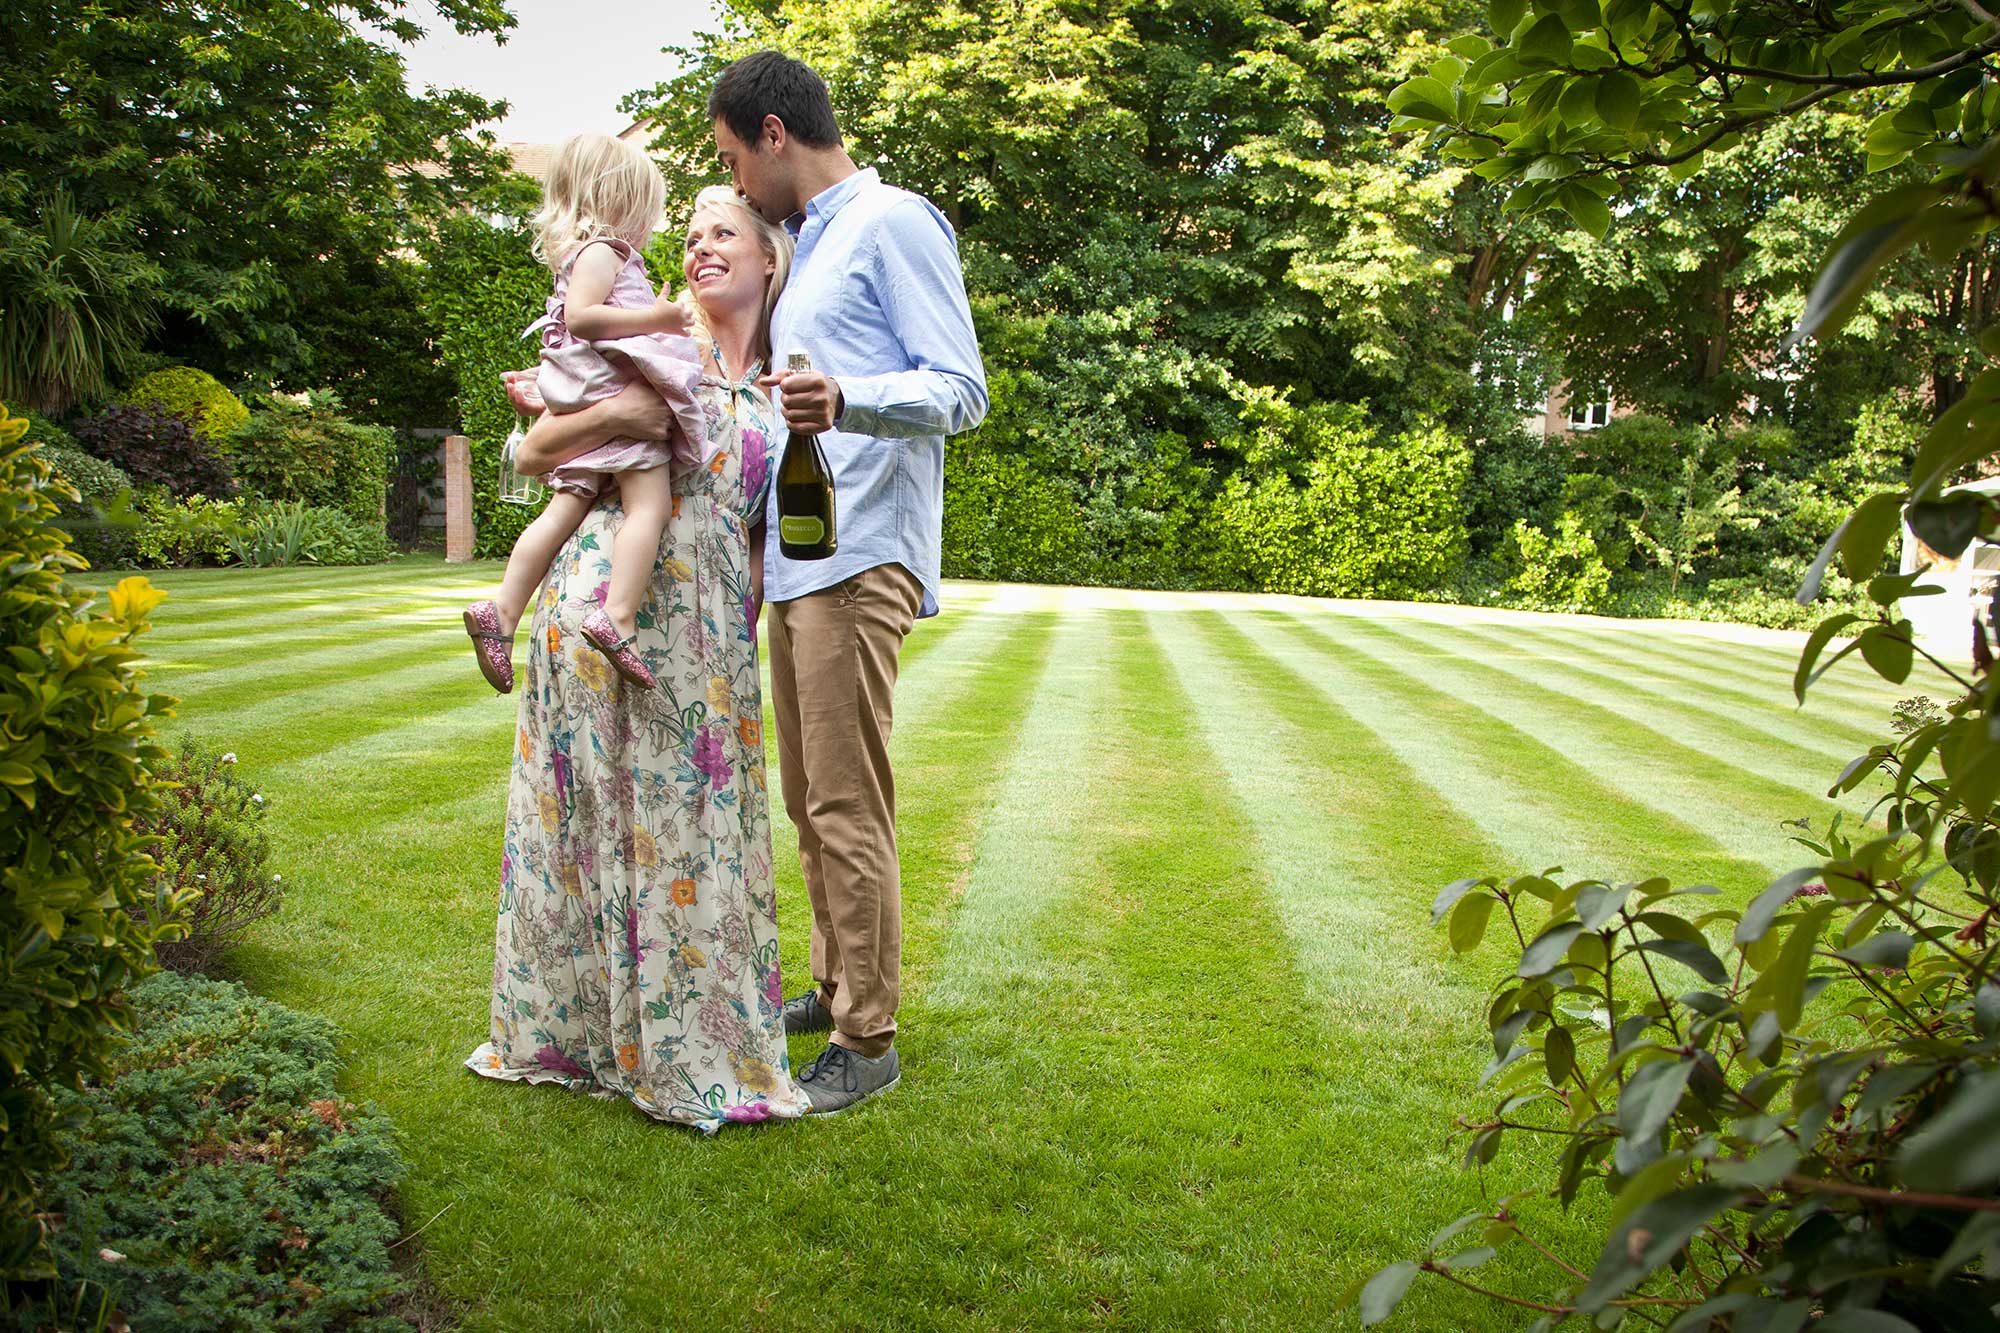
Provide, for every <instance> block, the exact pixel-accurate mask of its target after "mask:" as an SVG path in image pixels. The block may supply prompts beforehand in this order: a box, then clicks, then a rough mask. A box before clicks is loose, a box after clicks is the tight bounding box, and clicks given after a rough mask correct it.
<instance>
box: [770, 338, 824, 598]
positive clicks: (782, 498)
mask: <svg viewBox="0 0 2000 1333" xmlns="http://www.w3.org/2000/svg"><path fill="white" fill-rule="evenodd" d="M785 368H786V369H787V370H788V371H790V372H791V373H792V374H794V375H796V374H799V373H801V372H803V371H809V370H811V369H812V359H811V358H810V357H809V356H807V355H806V354H805V353H804V352H793V353H792V354H791V358H790V360H789V362H788V363H787V364H786V367H785ZM834 544H835V542H834V530H833V473H832V472H831V471H829V470H828V468H827V466H826V454H825V453H824V452H822V451H821V449H820V447H819V436H817V435H806V434H802V433H801V432H799V431H796V430H795V431H792V432H790V433H789V434H788V435H787V436H786V437H785V459H784V462H782V463H780V464H779V465H778V549H779V550H780V551H782V552H784V553H785V555H786V557H787V558H789V559H792V560H824V559H826V558H827V557H828V556H830V555H832V554H833V551H834Z"/></svg>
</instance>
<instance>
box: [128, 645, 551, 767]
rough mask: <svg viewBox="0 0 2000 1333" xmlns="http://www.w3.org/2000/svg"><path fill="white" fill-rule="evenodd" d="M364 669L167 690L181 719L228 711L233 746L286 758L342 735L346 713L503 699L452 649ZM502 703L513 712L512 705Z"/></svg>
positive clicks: (399, 655) (406, 712)
mask: <svg viewBox="0 0 2000 1333" xmlns="http://www.w3.org/2000/svg"><path fill="white" fill-rule="evenodd" d="M369 665H370V666H371V668H372V670H371V671H369V672H367V673H361V672H357V671H354V670H352V669H350V670H347V671H345V672H342V671H340V670H339V669H338V668H335V667H328V668H324V669H322V670H319V671H314V672H302V673H300V677H299V678H298V679H296V680H292V681H272V682H271V683H270V684H269V685H266V686H265V687H264V688H262V689H261V690H260V689H259V687H258V683H257V682H256V681H254V680H252V681H245V682H242V683H240V684H237V685H234V686H229V687H226V688H224V689H220V690H215V691H207V690H203V689H201V688H200V680H199V678H198V677H196V678H192V679H190V680H188V681H187V682H185V683H183V682H178V681H176V682H171V683H170V684H169V685H168V686H167V688H169V689H171V690H172V692H173V693H176V694H178V695H180V697H181V699H182V702H183V707H182V709H181V710H180V711H181V716H182V717H183V718H185V717H186V716H187V715H188V713H189V710H190V709H193V708H199V710H200V711H202V712H205V713H210V714H215V715H217V716H221V715H224V714H226V715H227V716H228V721H229V735H230V739H231V740H232V741H236V740H240V741H241V742H242V743H243V745H246V746H250V747H252V748H259V747H267V746H268V747H272V748H275V749H277V750H279V751H282V752H288V755H287V757H289V756H290V755H295V754H306V753H310V752H311V751H312V749H313V748H315V747H316V745H318V744H319V743H320V738H321V737H323V736H327V735H338V734H340V733H341V732H342V731H343V730H344V727H345V723H346V721H347V719H348V717H349V716H350V715H351V714H355V713H360V714H363V715H368V714H374V715H377V716H379V718H380V719H381V720H382V721H385V722H391V723H393V722H396V721H399V720H401V719H404V718H408V717H411V716H413V715H415V714H417V713H419V712H428V711H430V710H432V709H435V708H439V707H447V708H448V707H452V706H454V705H457V704H460V703H467V704H469V703H474V702H481V703H487V704H492V703H495V702H497V701H498V700H499V699H500V698H501V696H496V695H495V694H494V693H493V690H492V687H491V686H489V685H487V684H486V682H485V681H483V680H481V679H480V678H479V670H478V668H477V667H475V666H473V665H472V663H471V661H470V658H469V656H468V657H467V658H466V659H465V660H461V659H460V656H459V654H458V653H457V651H455V650H453V651H446V649H444V648H442V647H435V646H433V647H420V648H415V649H407V648H406V649H402V650H400V651H398V652H394V653H385V654H383V655H382V656H381V657H380V658H378V659H376V660H375V661H374V662H372V663H370V664H369ZM506 703H507V704H508V705H509V711H512V704H513V700H512V699H511V698H509V699H506ZM184 725H185V724H184ZM218 739H220V737H218ZM231 748H232V749H240V748H242V747H241V746H238V745H234V744H232V746H231Z"/></svg>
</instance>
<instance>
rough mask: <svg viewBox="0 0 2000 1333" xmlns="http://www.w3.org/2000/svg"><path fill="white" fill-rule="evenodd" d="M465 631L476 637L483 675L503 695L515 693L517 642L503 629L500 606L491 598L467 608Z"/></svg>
mask: <svg viewBox="0 0 2000 1333" xmlns="http://www.w3.org/2000/svg"><path fill="white" fill-rule="evenodd" d="M465 632H466V633H467V634H470V635H471V636H472V652H473V656H474V657H476V658H478V660H479V674H480V675H482V676H484V677H486V683H487V684H488V685H491V686H492V687H493V688H494V689H496V690H498V691H500V693H502V694H512V693H513V692H514V641H513V639H511V638H509V637H507V636H506V635H504V634H502V633H501V632H500V608H499V606H498V605H497V604H496V603H494V602H491V601H485V602H474V603H473V604H472V605H471V606H468V607H466V608H465Z"/></svg>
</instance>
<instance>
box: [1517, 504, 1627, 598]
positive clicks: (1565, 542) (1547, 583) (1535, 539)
mask: <svg viewBox="0 0 2000 1333" xmlns="http://www.w3.org/2000/svg"><path fill="white" fill-rule="evenodd" d="M1512 540H1513V552H1512V554H1513V559H1512V561H1511V564H1512V565H1513V576H1512V577H1511V578H1509V579H1508V580H1507V594H1508V597H1509V598H1510V599H1511V601H1512V603H1513V605H1515V606H1519V607H1521V608H1522V609H1524V610H1528V611H1596V610H1598V609H1600V608H1601V607H1602V606H1603V605H1604V599H1605V594H1606V593H1608V592H1609V591H1610V589H1611V571H1610V570H1609V569H1607V568H1605V566H1604V561H1602V560H1601V559H1599V558H1598V555H1597V543H1596V541H1594V540H1593V539H1592V538H1591V535H1590V530H1589V529H1588V528H1586V527H1585V526H1584V525H1583V520H1582V519H1581V518H1579V517H1577V516H1576V515H1575V514H1564V515H1563V516H1562V517H1561V519H1559V520H1558V521H1557V525H1556V531H1555V535H1554V536H1551V535H1549V534H1548V533H1546V532H1544V531H1542V530H1541V529H1540V528H1537V527H1532V526H1530V525H1529V523H1528V521H1527V520H1526V519H1516V520H1515V521H1514V531H1513V533H1512Z"/></svg>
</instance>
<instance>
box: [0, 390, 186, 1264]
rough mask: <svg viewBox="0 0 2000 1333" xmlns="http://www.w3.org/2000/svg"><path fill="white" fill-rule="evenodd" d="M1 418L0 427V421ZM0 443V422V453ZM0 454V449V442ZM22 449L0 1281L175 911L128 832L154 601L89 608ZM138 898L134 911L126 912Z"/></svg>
mask: <svg viewBox="0 0 2000 1333" xmlns="http://www.w3.org/2000/svg"><path fill="white" fill-rule="evenodd" d="M0 421H4V417H0ZM7 438H8V432H7V431H6V429H5V427H4V425H0V442H4V441H5V440H6V439H7ZM0 448H4V443H0ZM36 453H37V451H35V450H30V449H18V448H13V449H4V452H0V493H4V495H5V497H6V503H5V504H4V506H0V608H4V610H5V614H4V615H0V646H4V647H5V648H6V649H8V650H9V651H8V652H7V653H6V654H5V660H6V662H7V667H6V670H5V671H0V722H4V725H0V810H4V812H5V813H4V816H0V1125H4V1127H5V1132H4V1133H0V1277H4V1278H8V1279H12V1278H17V1277H24V1276H32V1275H35V1274H38V1273H42V1272H45V1271H46V1270H47V1267H48V1264H47V1256H46V1254H45V1252H44V1251H43V1250H42V1249H41V1226H40V1224H39V1223H38V1222H37V1221H36V1220H35V1218H34V1214H35V1213H36V1212H37V1211H39V1208H38V1205H37V1203H36V1196H37V1189H38V1183H39V1180H40V1178H41V1177H42V1176H43V1174H44V1173H45V1172H47V1171H48V1170H49V1169H50V1168H52V1167H53V1166H55V1165H57V1164H58V1163H59V1162H60V1160H61V1151H62V1150H61V1146H60V1144H59V1142H58V1140H57V1137H56V1134H55V1130H56V1126H57V1124H58V1121H59V1118H60V1117H59V1115H58V1112H57V1109H56V1105H55V1102H54V1100H53V1094H54V1092H55V1090H56V1089H58V1088H60V1087H63V1086H73V1085H75V1084H77V1083H78V1082H79V1081H80V1080H81V1079H83V1078H84V1077H85V1076H86V1075H91V1074H97V1073H101V1072H103V1070H104V1069H105V1068H106V1062H107V1060H108V1058H109V1056H110V1053H111V1050H112V1048H113V1045H114V1043H115V1042H116V1040H117V1036H118V1034H119V1033H120V1032H121V1031H123V1030H124V1029H126V1028H127V1027H129V1026H130V1023H131V1017H132V1010H131V1003H130V1000H129V998H128V996H127V994H126V988H127V987H128V986H129V985H130V984H131V983H132V982H133V981H135V980H136V979H138V978H139V977H141V976H143V975H145V973H146V971H147V970H148V969H149V968H150V967H151V966H152V959H153V947H154V943H155V941H156V940H157V939H158V938H159V936H160V934H161V932H162V929H168V930H170V929H172V927H171V926H169V925H166V924H165V923H166V922H167V921H168V920H169V918H171V917H172V916H173V914H174V912H175V911H176V909H177V908H178V906H179V903H178V902H177V901H175V900H174V899H173V898H172V897H171V896H169V895H162V894H156V893H154V892H153V887H154V886H153V874H154V870H155V866H154V864H153V862H152V861H151V859H149V858H148V857H147V855H146V850H145V843H144V841H143V840H142V838H141V836H140V835H139V834H138V833H137V832H135V831H134V829H133V821H134V819H135V818H138V817H144V816H146V815H148V814H150V813H151V811H153V810H154V809H155V808H156V803H157V801H158V796H157V794H156V793H155V791H154V789H153V782H152V780H151V779H150V778H149V777H148V776H147V772H146V768H147V765H149V764H158V763H162V762H164V761H165V760H166V757H167V756H166V752H165V751H164V750H162V749H161V748H160V747H159V746H158V745H157V744H155V742H154V736H155V728H154V719H156V718H158V717H160V716H162V715H164V714H166V713H167V712H169V711H170V709H171V707H172V704H173V700H171V699H169V698H167V697H166V696H164V695H158V694H153V695H149V694H147V693H146V692H145V691H144V690H142V689H141V688H140V679H141V676H140V672H139V671H138V669H137V667H136V665H135V664H136V663H137V662H138V660H139V658H140V651H139V649H138V647H137V644H136V640H137V639H138V637H139V635H140V634H141V633H143V632H144V630H145V628H146V617H147V615H148V613H149V612H151V610H152V609H153V608H154V607H155V606H157V605H158V604H159V601H160V599H161V597H162V595H163V594H161V593H160V592H158V591H157V590H155V589H154V588H153V587H152V586H151V585H150V584H148V583H147V582H146V581H145V580H144V579H141V578H130V579H126V580H124V581H123V582H121V583H120V584H119V585H118V586H117V587H116V588H114V589H113V590H112V591H111V593H110V594H109V595H108V596H107V597H105V598H104V599H103V603H102V604H101V609H97V610H95V611H94V612H93V599H92V597H91V596H90V595H89V594H88V593H86V592H84V591H83V590H82V589H79V588H77V587H76V586H75V585H73V584H71V583H70V582H69V581H68V579H67V575H68V573H69V572H70V571H72V570H74V569H75V568H77V566H78V565H79V564H80V563H81V562H80V561H79V560H78V558H77V557H76V556H75V555H73V554H72V553H70V552H69V551H68V550H67V549H66V542H65V539H64V537H63V535H62V533H60V532H59V531H57V530H56V528H55V526H54V523H53V520H54V518H55V514H56V500H57V497H58V496H60V497H62V498H65V499H67V498H73V496H74V492H72V491H70V490H69V489H68V487H66V486H64V485H62V484H61V483H59V482H55V481H53V480H52V479H51V476H50V472H49V467H48V464H47V463H46V462H44V461H43V460H41V459H40V458H38V457H37V456H36ZM148 902H150V905H151V911H150V913H149V914H148V915H147V916H138V915H134V913H133V911H132V909H133V908H134V907H137V906H140V905H141V904H144V903H148Z"/></svg>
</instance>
